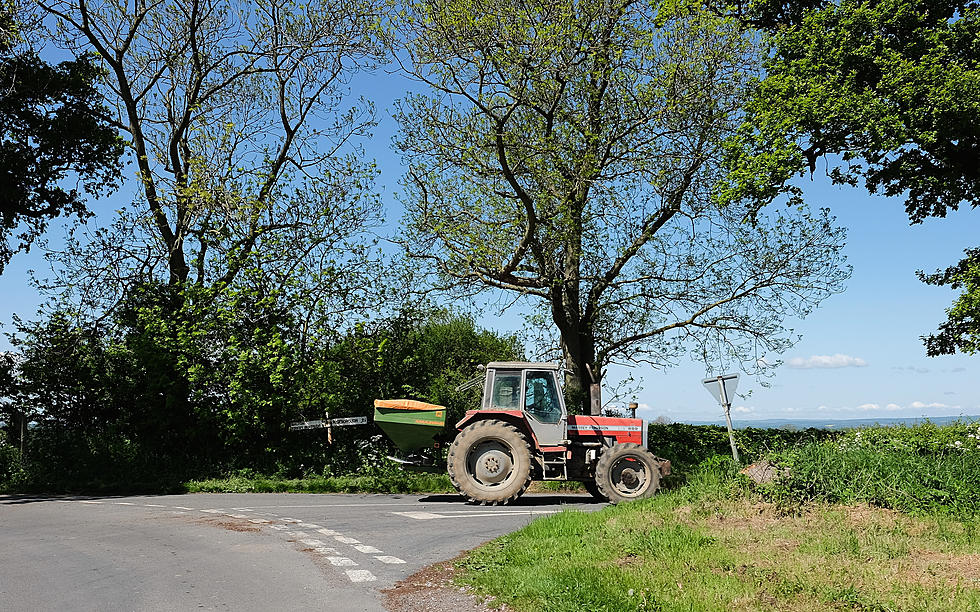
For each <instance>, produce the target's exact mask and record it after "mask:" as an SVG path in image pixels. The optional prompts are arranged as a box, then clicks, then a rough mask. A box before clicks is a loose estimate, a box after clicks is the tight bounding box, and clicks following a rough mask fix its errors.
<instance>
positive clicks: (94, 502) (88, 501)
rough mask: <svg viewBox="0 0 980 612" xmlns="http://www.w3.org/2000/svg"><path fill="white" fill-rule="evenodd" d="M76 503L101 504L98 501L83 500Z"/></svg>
mask: <svg viewBox="0 0 980 612" xmlns="http://www.w3.org/2000/svg"><path fill="white" fill-rule="evenodd" d="M58 501H61V500H58ZM78 503H80V504H101V503H102V502H100V501H90V500H83V501H80V502H78Z"/></svg>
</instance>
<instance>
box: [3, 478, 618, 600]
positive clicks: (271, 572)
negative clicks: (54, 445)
mask: <svg viewBox="0 0 980 612" xmlns="http://www.w3.org/2000/svg"><path fill="white" fill-rule="evenodd" d="M603 505H604V504H598V503H595V502H593V501H592V500H591V498H589V497H580V496H542V495H526V496H524V497H523V498H522V499H521V500H519V504H518V505H514V506H505V507H479V506H469V505H466V504H464V503H463V501H462V498H461V497H458V496H455V495H430V496H421V497H420V496H411V495H299V494H215V495H205V494H202V495H172V496H150V497H44V498H41V497H11V496H0V608H2V609H4V610H25V611H26V610H198V609H203V610H262V611H268V610H336V611H344V612H347V611H354V610H370V611H380V610H383V608H382V605H381V596H380V592H381V590H382V589H385V588H388V587H390V586H392V585H393V584H394V583H396V582H398V581H399V580H401V579H402V578H405V577H407V576H409V575H411V574H412V573H414V572H416V571H417V570H419V569H421V568H423V567H425V566H427V565H430V564H432V563H435V562H437V561H442V560H445V559H449V558H452V557H454V556H456V555H457V554H458V553H460V552H462V551H464V550H468V549H471V548H473V547H475V546H477V545H479V544H481V543H482V542H485V541H487V540H490V539H492V538H495V537H497V536H499V535H502V534H504V533H508V532H511V531H514V530H516V529H519V528H521V527H523V526H524V525H526V524H528V523H529V522H530V521H532V520H534V519H535V518H538V517H540V516H544V515H547V514H553V513H555V512H560V511H561V510H562V509H563V508H568V507H572V508H579V509H584V510H594V509H598V508H601V507H602V506H603Z"/></svg>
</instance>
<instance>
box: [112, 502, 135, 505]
mask: <svg viewBox="0 0 980 612" xmlns="http://www.w3.org/2000/svg"><path fill="white" fill-rule="evenodd" d="M112 503H113V504H115V505H117V506H135V505H136V504H131V503H129V502H112Z"/></svg>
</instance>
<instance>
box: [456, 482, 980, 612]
mask: <svg viewBox="0 0 980 612" xmlns="http://www.w3.org/2000/svg"><path fill="white" fill-rule="evenodd" d="M745 487H746V485H745V484H744V483H743V482H742V481H741V480H740V479H738V478H737V477H735V476H734V475H733V474H732V473H731V472H730V471H724V470H718V469H714V470H709V471H702V472H700V473H697V474H694V475H692V476H691V477H690V478H689V479H688V482H687V484H686V485H685V486H683V487H680V488H678V489H675V490H673V491H667V492H664V493H663V494H661V495H658V496H656V497H654V498H652V499H649V500H644V501H641V502H634V503H630V504H623V505H620V506H616V507H609V508H606V509H604V510H602V511H599V512H596V513H583V512H577V511H566V512H563V513H561V514H558V515H555V516H552V517H548V518H545V519H542V520H539V521H535V522H534V523H532V524H530V525H529V526H527V527H526V528H524V529H523V530H521V531H518V532H516V533H514V534H511V535H508V536H505V537H503V538H500V539H498V540H495V541H494V542H491V543H489V544H487V545H485V546H483V547H481V548H479V549H477V550H476V551H474V552H473V553H472V554H470V555H469V556H468V557H467V558H465V559H464V560H462V561H460V563H459V567H460V569H461V570H462V572H461V574H459V576H458V578H457V580H458V581H459V582H461V583H463V584H467V585H469V586H471V587H473V588H474V589H475V590H476V591H477V592H478V593H480V594H483V595H488V596H493V597H494V598H495V599H496V601H500V602H503V603H506V604H507V605H508V606H510V607H512V608H514V609H517V610H521V611H535V610H542V611H543V610H548V611H549V612H554V611H561V610H568V611H572V610H574V611H576V612H577V611H580V610H592V611H596V612H599V611H604V610H609V611H612V610H617V611H622V610H772V609H780V610H826V609H840V610H936V611H940V610H942V611H949V610H964V611H966V610H977V609H980V588H978V587H980V554H978V553H980V538H978V537H977V527H978V522H977V519H976V518H972V519H966V518H963V517H960V518H953V517H949V516H942V515H933V516H919V517H911V516H908V515H905V514H901V513H899V512H896V511H893V510H888V509H881V508H873V507H871V506H867V505H860V506H832V505H829V504H810V505H807V506H800V507H798V508H797V511H796V512H794V513H791V514H787V513H785V512H782V511H781V510H780V508H779V507H778V506H776V505H774V504H770V503H767V502H763V501H761V499H760V498H758V497H757V496H755V495H754V494H752V493H751V492H749V491H748V490H747V489H746V488H745Z"/></svg>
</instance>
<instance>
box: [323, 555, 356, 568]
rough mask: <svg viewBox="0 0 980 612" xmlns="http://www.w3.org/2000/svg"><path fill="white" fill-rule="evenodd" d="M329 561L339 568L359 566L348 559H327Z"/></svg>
mask: <svg viewBox="0 0 980 612" xmlns="http://www.w3.org/2000/svg"><path fill="white" fill-rule="evenodd" d="M327 561H329V562H330V564H331V565H336V566H337V567H354V566H355V565H357V564H356V563H354V560H353V559H348V558H347V557H327Z"/></svg>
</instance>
